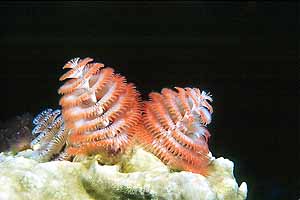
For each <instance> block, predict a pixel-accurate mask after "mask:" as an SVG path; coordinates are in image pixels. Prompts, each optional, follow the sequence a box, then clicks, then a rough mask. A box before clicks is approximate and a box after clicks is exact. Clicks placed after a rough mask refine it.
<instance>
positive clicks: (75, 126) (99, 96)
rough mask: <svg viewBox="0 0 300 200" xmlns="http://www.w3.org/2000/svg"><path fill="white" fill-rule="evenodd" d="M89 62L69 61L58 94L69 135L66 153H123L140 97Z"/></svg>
mask: <svg viewBox="0 0 300 200" xmlns="http://www.w3.org/2000/svg"><path fill="white" fill-rule="evenodd" d="M91 61H93V59H92V58H85V59H79V58H75V59H72V60H70V61H69V62H68V63H67V64H66V65H65V66H64V67H63V68H64V69H65V68H69V69H70V70H69V71H68V72H66V73H65V74H64V75H62V76H61V77H60V80H61V81H63V80H66V79H69V80H67V81H66V82H65V83H64V84H63V85H62V86H61V87H60V88H59V90H58V92H59V93H60V94H63V96H62V98H61V99H60V105H61V106H62V114H63V117H64V120H65V125H66V128H68V129H69V130H70V131H71V135H70V137H69V139H68V142H69V144H70V147H69V148H68V151H67V152H68V153H69V154H71V155H77V154H92V153H105V154H107V155H108V156H114V155H117V154H118V153H120V152H124V151H125V150H126V148H127V147H128V146H129V144H131V141H132V137H133V134H134V130H133V129H134V128H135V126H136V125H137V124H138V122H139V121H140V119H141V111H140V110H141V107H140V99H139V98H140V97H139V96H140V95H139V93H138V92H137V91H136V89H135V87H134V85H133V84H131V83H129V84H128V83H126V80H125V78H124V77H123V76H121V75H118V74H115V73H114V70H113V69H112V68H109V67H106V68H104V65H103V64H101V63H91Z"/></svg>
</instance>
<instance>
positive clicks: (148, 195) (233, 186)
mask: <svg viewBox="0 0 300 200" xmlns="http://www.w3.org/2000/svg"><path fill="white" fill-rule="evenodd" d="M28 153H30V152H28V151H27V154H28ZM22 155H25V154H19V155H18V156H12V155H9V154H4V153H1V154H0V199H1V200H27V199H28V200H40V199H45V200H47V199H51V200H52V199H56V200H66V199H67V200H68V199H70V200H77V199H78V200H82V199H84V200H89V199H90V200H96V199H101V200H106V199H120V200H123V199H172V200H173V199H180V200H181V199H185V200H189V199H192V200H195V199H199V200H214V199H224V200H235V199H236V200H242V199H246V196H247V185H246V183H244V182H243V183H242V184H241V185H240V187H239V186H238V184H237V182H236V180H235V178H234V176H233V165H234V164H233V163H232V162H231V161H230V160H228V159H224V158H222V157H221V158H218V159H215V160H214V161H213V162H212V164H211V166H210V169H209V171H210V172H211V173H210V176H209V177H203V176H201V175H199V174H193V173H190V172H184V171H182V172H170V171H169V169H168V168H167V167H166V166H165V165H164V164H163V163H162V162H160V160H158V159H157V158H156V157H154V156H153V155H152V154H150V153H148V152H145V151H144V150H142V149H140V148H136V149H135V151H134V153H133V156H132V157H131V158H130V159H128V160H127V159H126V161H125V162H123V163H120V164H119V165H113V166H109V165H99V164H98V162H97V161H96V160H95V159H93V160H85V161H82V162H68V161H52V162H47V163H38V162H37V161H34V160H31V159H28V158H24V157H23V156H22Z"/></svg>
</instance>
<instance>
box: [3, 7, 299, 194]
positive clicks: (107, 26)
mask: <svg viewBox="0 0 300 200" xmlns="http://www.w3.org/2000/svg"><path fill="white" fill-rule="evenodd" d="M298 8H299V5H297V4H296V2H285V3H283V2H281V3H280V2H277V3H271V2H265V3H259V2H243V3H239V2H235V3H230V2H227V3H222V2H213V3H208V2H198V3H196V2H184V3H180V2H174V3H168V2H165V3H159V2H156V3H150V2H140V3H134V2H128V3H108V2H106V3H103V2H102V3H100V2H99V3H97V2H89V3H82V2H62V3H59V2H52V3H50V2H40V3H38V2H36V3H34V2H27V3H26V2H15V3H10V2H6V3H0V27H1V28H0V30H1V31H0V55H1V62H0V65H1V71H0V85H1V103H0V120H6V119H9V118H12V117H14V116H15V115H19V114H22V113H25V112H30V113H32V114H33V115H36V114H37V113H38V112H40V111H41V110H43V109H44V108H46V107H53V108H57V107H58V101H59V98H60V96H59V95H58V94H57V89H58V88H59V86H60V85H61V83H59V81H58V78H59V76H60V75H62V74H63V73H64V71H63V70H62V69H61V68H62V66H63V65H64V64H65V63H66V62H67V61H68V60H69V59H71V58H73V57H78V56H79V57H82V58H83V57H85V56H90V57H93V58H94V59H95V60H96V61H98V62H103V63H104V64H106V65H107V66H111V67H114V68H115V70H116V71H117V72H119V73H121V74H122V75H124V76H126V78H127V80H128V81H129V82H134V83H135V84H136V86H137V88H138V90H139V91H140V92H141V93H142V96H143V98H144V99H147V94H148V93H149V92H151V91H160V90H161V89H162V88H163V87H174V86H180V87H186V86H190V87H199V88H200V89H203V90H205V91H210V92H211V93H212V95H213V98H214V102H213V104H212V105H213V107H214V111H215V112H214V114H213V122H212V123H211V124H210V125H209V130H210V132H211V134H212V137H211V140H210V148H211V151H212V153H213V154H214V155H215V156H216V157H219V156H224V157H225V158H229V159H231V160H233V161H234V163H235V169H234V173H235V176H236V178H237V181H238V182H239V183H241V182H242V181H246V182H247V184H248V190H249V193H248V196H249V198H248V199H296V197H297V198H300V194H299V190H300V187H299V174H298V172H299V168H298V166H299V165H298V164H299V154H298V152H299V138H298V136H299V126H298V123H299V118H298V113H299V110H298V105H299V101H297V98H296V97H297V95H298V94H299V87H298V86H299V81H298V80H299V79H298V70H296V69H297V65H296V64H297V62H298V61H299V60H298V58H299V54H298V45H299V32H297V27H298V26H299V15H297V9H298ZM298 68H299V67H298ZM297 79H298V80H297ZM296 169H298V170H297V171H294V170H296ZM296 191H297V192H298V193H296Z"/></svg>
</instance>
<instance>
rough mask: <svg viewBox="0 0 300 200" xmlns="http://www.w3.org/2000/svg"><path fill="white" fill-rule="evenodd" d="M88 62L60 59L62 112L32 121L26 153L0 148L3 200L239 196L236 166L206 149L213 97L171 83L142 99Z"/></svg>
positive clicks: (122, 79) (244, 189)
mask: <svg viewBox="0 0 300 200" xmlns="http://www.w3.org/2000/svg"><path fill="white" fill-rule="evenodd" d="M92 61H93V59H92V58H89V57H87V58H85V59H80V58H74V59H72V60H70V61H69V62H68V63H67V64H66V65H64V67H63V68H69V69H70V70H69V71H68V72H66V73H65V74H64V75H62V76H61V78H60V80H65V79H68V80H66V82H65V83H64V84H63V85H62V86H61V87H60V89H59V90H58V91H59V93H60V94H63V96H62V98H61V100H60V105H61V106H62V110H60V109H57V110H52V109H46V110H44V111H43V112H41V113H40V114H39V115H37V117H35V118H34V120H33V124H34V126H35V127H34V129H33V131H32V134H34V135H38V136H37V137H36V138H35V139H34V140H33V141H32V143H31V148H32V149H33V150H25V151H22V152H19V153H18V154H17V155H16V156H12V154H9V153H6V154H4V153H2V154H0V175H1V176H0V199H1V200H2V199H8V200H9V199H13V200H18V199H30V200H34V199H58V200H59V199H191V200H194V199H200V200H202V199H203V200H212V199H226V200H227V199H228V200H229V199H230V200H235V199H236V200H242V199H246V196H247V185H246V183H242V184H241V186H240V187H238V184H237V182H236V180H235V178H234V176H233V163H232V162H231V161H229V160H227V159H224V158H218V159H215V158H214V157H213V156H212V154H211V152H210V151H209V148H208V139H209V137H210V133H209V131H208V130H207V125H208V124H209V123H210V122H211V114H212V113H213V108H212V106H211V105H210V102H212V97H211V95H209V94H208V93H206V92H204V91H202V92H200V89H198V88H188V87H187V88H180V87H175V88H176V90H177V91H173V90H171V89H168V88H164V89H162V91H161V93H156V92H152V93H150V94H149V97H150V100H149V101H142V100H141V99H140V94H139V92H138V91H137V90H136V89H135V86H134V85H133V84H132V83H127V82H126V79H125V77H123V76H121V75H119V74H115V73H114V70H113V69H112V68H109V67H106V68H104V65H103V64H101V63H92ZM69 161H73V162H69ZM40 162H44V163H40ZM20 163H24V164H23V165H21V166H20ZM4 183H5V184H4Z"/></svg>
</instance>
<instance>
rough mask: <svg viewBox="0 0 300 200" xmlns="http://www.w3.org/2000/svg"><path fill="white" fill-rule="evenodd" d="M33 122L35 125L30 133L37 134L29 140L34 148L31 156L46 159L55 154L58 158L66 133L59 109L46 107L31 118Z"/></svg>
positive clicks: (51, 157)
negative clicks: (33, 153)
mask: <svg viewBox="0 0 300 200" xmlns="http://www.w3.org/2000/svg"><path fill="white" fill-rule="evenodd" d="M33 124H34V125H35V127H34V129H33V130H32V134H33V135H38V136H37V137H36V138H35V139H34V140H33V141H32V142H31V148H32V149H33V150H35V155H34V156H33V158H35V159H37V160H39V161H48V160H50V159H53V158H54V157H55V156H57V157H56V158H57V159H58V158H59V157H60V156H61V154H60V152H61V151H62V149H63V147H64V145H65V142H66V138H67V135H68V133H67V131H66V130H65V127H64V121H63V118H62V116H61V111H60V110H58V109H57V110H52V109H51V108H49V109H46V110H44V111H42V112H41V113H40V114H38V115H37V116H36V117H35V118H34V119H33Z"/></svg>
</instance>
